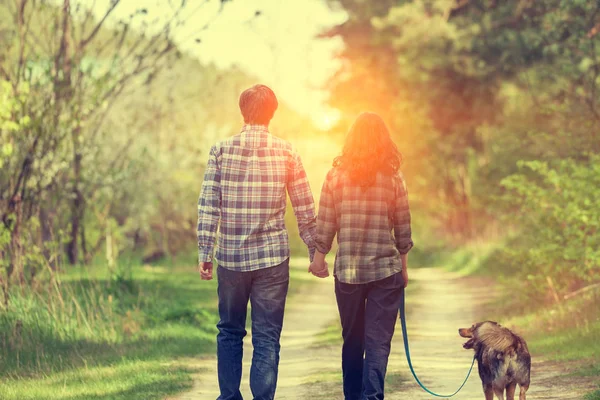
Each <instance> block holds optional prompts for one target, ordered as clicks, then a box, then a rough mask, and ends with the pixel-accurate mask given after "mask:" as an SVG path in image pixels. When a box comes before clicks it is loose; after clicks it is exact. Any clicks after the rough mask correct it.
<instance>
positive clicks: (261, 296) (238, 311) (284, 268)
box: [217, 259, 290, 400]
mask: <svg viewBox="0 0 600 400" xmlns="http://www.w3.org/2000/svg"><path fill="white" fill-rule="evenodd" d="M217 275H218V281H219V286H218V294H219V316H220V319H221V320H220V321H219V323H218V324H217V328H219V334H218V335H217V358H218V371H219V387H220V389H221V395H220V396H219V397H218V399H217V400H239V399H242V394H241V393H240V382H241V379H242V354H243V349H242V344H243V342H242V340H243V338H244V336H246V312H247V309H248V300H250V304H251V305H252V345H253V346H254V354H253V355H252V367H251V368H250V389H251V390H252V395H253V396H254V399H255V400H271V399H273V398H274V397H275V388H276V386H277V370H278V365H279V348H280V346H279V337H280V335H281V328H282V325H283V311H284V308H285V299H286V296H287V291H288V283H289V276H290V268H289V259H288V260H286V261H284V262H283V263H281V264H279V265H277V266H275V267H271V268H264V269H260V270H256V271H251V272H236V271H231V270H227V269H225V268H222V267H218V270H217Z"/></svg>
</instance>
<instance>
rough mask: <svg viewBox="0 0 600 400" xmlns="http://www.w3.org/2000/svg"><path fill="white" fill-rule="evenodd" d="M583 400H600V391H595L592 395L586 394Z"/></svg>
mask: <svg viewBox="0 0 600 400" xmlns="http://www.w3.org/2000/svg"><path fill="white" fill-rule="evenodd" d="M583 399H584V400H600V390H596V391H594V392H592V393H588V394H586V395H585V397H584V398H583Z"/></svg>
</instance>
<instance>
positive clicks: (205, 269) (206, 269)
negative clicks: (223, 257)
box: [198, 262, 213, 281]
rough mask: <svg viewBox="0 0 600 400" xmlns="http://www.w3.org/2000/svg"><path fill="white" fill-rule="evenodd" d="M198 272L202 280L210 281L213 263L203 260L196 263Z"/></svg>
mask: <svg viewBox="0 0 600 400" xmlns="http://www.w3.org/2000/svg"><path fill="white" fill-rule="evenodd" d="M198 272H200V278H201V279H202V280H203V281H210V280H212V278H213V265H212V263H211V262H203V263H200V264H198Z"/></svg>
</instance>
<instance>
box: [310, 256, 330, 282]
mask: <svg viewBox="0 0 600 400" xmlns="http://www.w3.org/2000/svg"><path fill="white" fill-rule="evenodd" d="M308 272H310V273H311V274H313V275H314V276H316V277H317V278H327V277H328V276H329V268H328V267H327V262H326V261H325V260H323V261H317V260H315V261H313V262H312V263H311V264H310V266H309V267H308Z"/></svg>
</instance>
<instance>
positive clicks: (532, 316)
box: [432, 243, 600, 400]
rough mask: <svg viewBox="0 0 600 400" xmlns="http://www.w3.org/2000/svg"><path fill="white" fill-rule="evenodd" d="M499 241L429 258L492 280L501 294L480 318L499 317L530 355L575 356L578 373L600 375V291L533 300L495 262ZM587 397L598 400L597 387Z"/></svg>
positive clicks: (555, 358) (559, 359)
mask: <svg viewBox="0 0 600 400" xmlns="http://www.w3.org/2000/svg"><path fill="white" fill-rule="evenodd" d="M499 249H500V248H499V247H498V244H491V243H488V244H484V245H481V244H476V245H471V246H468V247H465V248H463V249H460V250H457V251H454V252H446V253H444V254H443V255H442V256H439V257H437V258H432V259H435V260H436V266H437V265H440V266H444V268H445V269H447V270H450V271H455V272H458V273H460V274H462V275H481V276H487V277H490V278H493V279H495V280H496V281H497V282H498V283H499V284H500V287H501V288H502V290H501V291H502V292H504V293H505V295H501V296H500V297H498V298H497V299H495V300H494V301H492V303H491V304H490V305H489V307H486V308H487V309H488V311H486V313H488V314H490V315H486V316H481V319H492V320H497V321H502V324H503V325H505V326H507V327H509V328H514V329H516V330H517V331H518V332H520V333H522V334H523V335H524V336H525V338H526V340H527V343H528V345H529V350H530V352H531V353H532V354H533V355H534V357H537V356H541V357H543V358H545V359H548V360H552V361H555V362H564V361H574V362H576V365H578V370H576V371H575V372H574V374H577V375H585V376H594V377H596V376H600V312H598V306H597V305H598V304H600V292H598V291H595V292H590V293H587V294H584V295H581V296H578V297H575V298H573V299H570V300H567V301H564V302H562V303H561V304H560V305H556V304H549V303H545V302H543V301H540V299H536V300H534V299H533V298H532V296H531V295H530V294H529V293H528V292H527V290H525V289H524V286H523V285H522V282H517V281H516V280H515V278H514V277H513V274H512V272H511V271H510V270H509V269H507V268H505V266H504V265H502V264H499V263H500V262H501V261H499V259H498V258H497V257H496V254H497V253H498V251H499ZM586 399H587V400H590V399H594V400H600V390H597V391H595V392H594V393H590V394H589V395H588V396H587V397H586Z"/></svg>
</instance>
